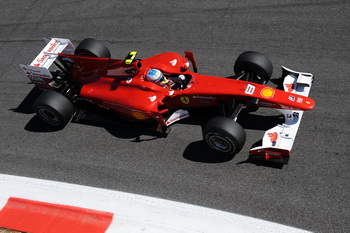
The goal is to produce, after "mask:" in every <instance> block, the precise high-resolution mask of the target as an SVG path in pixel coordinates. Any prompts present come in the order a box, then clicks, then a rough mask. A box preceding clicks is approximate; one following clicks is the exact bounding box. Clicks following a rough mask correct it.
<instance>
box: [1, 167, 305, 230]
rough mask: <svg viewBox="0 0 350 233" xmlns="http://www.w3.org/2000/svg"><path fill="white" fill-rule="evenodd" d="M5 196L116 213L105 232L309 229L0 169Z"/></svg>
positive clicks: (3, 196) (2, 198)
mask: <svg viewBox="0 0 350 233" xmlns="http://www.w3.org/2000/svg"><path fill="white" fill-rule="evenodd" d="M9 197H19V198H24V199H31V200H36V201H42V202H49V203H55V204H62V205H70V206H76V207H82V208H87V209H94V210H101V211H107V212H111V213H114V217H113V221H112V224H111V225H110V227H109V228H108V230H107V233H119V232H120V233H121V232H123V233H126V232H154V233H160V232H161V233H164V232H167V233H179V232H188V233H189V232H191V233H200V232H203V233H204V232H205V233H210V232H213V233H214V232H215V233H217V232H223V233H226V232H245V233H247V232H259V233H263V232H269V233H274V232H291V233H294V232H298V233H299V232H307V231H305V230H301V229H297V228H293V227H289V226H285V225H281V224H277V223H272V222H268V221H264V220H260V219H256V218H251V217H246V216H242V215H238V214H233V213H228V212H224V211H219V210H214V209H209V208H204V207H199V206H194V205H189V204H184V203H179V202H174V201H168V200H163V199H159V198H153V197H146V196H142V195H136V194H129V193H125V192H119V191H113V190H107V189H100V188H92V187H87V186H81V185H75V184H68V183H62V182H55V181H47V180H40V179H33V178H26V177H18V176H10V175H2V174H0V210H1V209H2V207H3V206H4V205H5V204H6V202H7V199H8V198H9Z"/></svg>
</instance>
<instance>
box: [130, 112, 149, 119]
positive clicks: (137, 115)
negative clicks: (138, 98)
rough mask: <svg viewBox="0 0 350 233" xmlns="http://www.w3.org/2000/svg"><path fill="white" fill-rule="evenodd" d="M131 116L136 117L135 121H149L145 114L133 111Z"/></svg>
mask: <svg viewBox="0 0 350 233" xmlns="http://www.w3.org/2000/svg"><path fill="white" fill-rule="evenodd" d="M131 115H132V116H133V117H135V119H137V120H146V119H148V116H147V115H146V114H145V113H143V112H139V111H133V112H132V113H131Z"/></svg>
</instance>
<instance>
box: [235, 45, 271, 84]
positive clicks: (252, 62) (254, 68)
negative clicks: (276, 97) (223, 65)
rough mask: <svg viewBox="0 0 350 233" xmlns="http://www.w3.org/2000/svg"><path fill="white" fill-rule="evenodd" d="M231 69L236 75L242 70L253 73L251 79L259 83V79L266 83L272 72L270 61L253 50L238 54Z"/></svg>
mask: <svg viewBox="0 0 350 233" xmlns="http://www.w3.org/2000/svg"><path fill="white" fill-rule="evenodd" d="M233 69H234V72H235V74H236V75H238V74H240V73H242V72H246V73H247V72H251V73H253V74H254V75H255V78H254V80H253V81H254V82H257V83H260V82H261V80H262V81H265V83H267V82H268V81H269V80H270V78H271V75H272V72H273V66H272V63H271V61H270V60H269V59H268V58H267V57H266V56H265V55H263V54H261V53H258V52H253V51H247V52H244V53H242V54H241V55H239V56H238V58H237V60H236V62H235V64H234V67H233Z"/></svg>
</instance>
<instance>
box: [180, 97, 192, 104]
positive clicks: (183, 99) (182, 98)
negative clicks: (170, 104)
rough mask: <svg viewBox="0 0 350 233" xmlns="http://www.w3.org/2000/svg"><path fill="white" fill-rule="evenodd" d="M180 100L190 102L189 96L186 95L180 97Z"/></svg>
mask: <svg viewBox="0 0 350 233" xmlns="http://www.w3.org/2000/svg"><path fill="white" fill-rule="evenodd" d="M180 100H181V102H182V103H184V104H189V103H190V98H188V97H187V96H183V97H181V98H180Z"/></svg>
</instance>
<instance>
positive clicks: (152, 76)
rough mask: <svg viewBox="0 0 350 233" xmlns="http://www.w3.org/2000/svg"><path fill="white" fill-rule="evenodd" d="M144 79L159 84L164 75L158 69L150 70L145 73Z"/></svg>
mask: <svg viewBox="0 0 350 233" xmlns="http://www.w3.org/2000/svg"><path fill="white" fill-rule="evenodd" d="M146 78H147V80H148V81H150V82H154V83H160V82H161V81H163V79H164V74H163V73H162V71H160V70H158V69H150V70H149V71H147V74H146Z"/></svg>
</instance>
